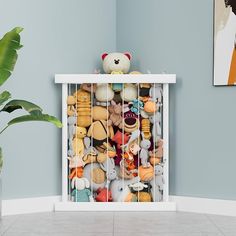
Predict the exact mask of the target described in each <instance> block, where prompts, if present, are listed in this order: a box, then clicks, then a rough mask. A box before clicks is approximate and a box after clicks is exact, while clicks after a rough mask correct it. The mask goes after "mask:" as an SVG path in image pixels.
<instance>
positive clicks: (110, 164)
mask: <svg viewBox="0 0 236 236" xmlns="http://www.w3.org/2000/svg"><path fill="white" fill-rule="evenodd" d="M100 166H101V168H102V169H103V170H104V171H105V172H106V177H107V183H106V187H107V188H108V189H109V185H110V183H111V181H112V180H114V179H116V178H117V173H116V169H115V161H114V159H113V158H107V159H106V161H104V162H103V163H100Z"/></svg>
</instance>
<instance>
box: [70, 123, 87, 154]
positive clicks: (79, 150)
mask: <svg viewBox="0 0 236 236" xmlns="http://www.w3.org/2000/svg"><path fill="white" fill-rule="evenodd" d="M86 134H87V130H86V129H85V128H84V127H78V126H77V127H76V134H75V137H74V139H73V141H72V146H73V152H74V153H75V155H76V156H79V157H83V156H84V138H85V136H86Z"/></svg>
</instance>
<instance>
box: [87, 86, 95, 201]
mask: <svg viewBox="0 0 236 236" xmlns="http://www.w3.org/2000/svg"><path fill="white" fill-rule="evenodd" d="M93 92H94V91H93V84H92V83H91V95H90V100H91V101H90V103H91V125H90V129H91V136H90V140H91V141H90V142H91V150H92V147H93V125H92V124H93V113H92V111H93V109H92V108H93V99H94V96H93ZM93 148H94V147H93ZM88 164H89V163H88ZM90 164H91V171H92V173H90V184H91V195H92V197H93V160H92V161H91V163H90Z"/></svg>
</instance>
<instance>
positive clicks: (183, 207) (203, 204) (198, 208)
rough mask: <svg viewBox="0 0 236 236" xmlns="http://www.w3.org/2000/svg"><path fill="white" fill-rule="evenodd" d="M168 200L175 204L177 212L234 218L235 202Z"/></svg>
mask: <svg viewBox="0 0 236 236" xmlns="http://www.w3.org/2000/svg"><path fill="white" fill-rule="evenodd" d="M170 199H171V201H174V202H176V207H177V211H185V212H194V213H203V214H215V215H225V216H236V201H230V200H220V199H209V198H194V197H182V196H171V198H170Z"/></svg>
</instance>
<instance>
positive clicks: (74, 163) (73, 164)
mask: <svg viewBox="0 0 236 236" xmlns="http://www.w3.org/2000/svg"><path fill="white" fill-rule="evenodd" d="M67 159H68V160H69V168H70V169H73V168H77V167H83V166H84V165H85V163H84V161H83V159H82V156H73V157H67Z"/></svg>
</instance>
